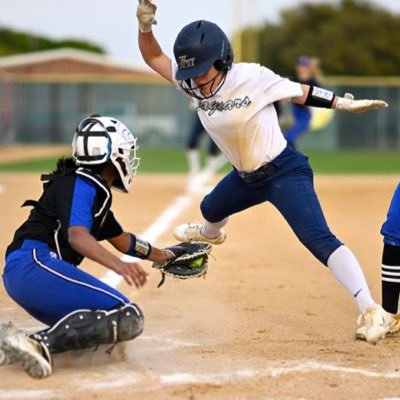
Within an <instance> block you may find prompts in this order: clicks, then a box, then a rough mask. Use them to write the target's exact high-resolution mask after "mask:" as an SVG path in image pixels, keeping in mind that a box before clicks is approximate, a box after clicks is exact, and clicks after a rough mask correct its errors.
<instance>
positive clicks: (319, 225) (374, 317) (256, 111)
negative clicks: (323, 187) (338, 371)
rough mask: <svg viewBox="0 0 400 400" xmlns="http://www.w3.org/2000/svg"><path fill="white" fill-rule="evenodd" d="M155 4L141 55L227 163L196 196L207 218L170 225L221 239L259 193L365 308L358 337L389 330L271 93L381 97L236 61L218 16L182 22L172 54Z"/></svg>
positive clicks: (300, 100)
mask: <svg viewBox="0 0 400 400" xmlns="http://www.w3.org/2000/svg"><path fill="white" fill-rule="evenodd" d="M155 11H156V5H155V4H154V3H152V2H151V0H139V5H138V8H137V12H136V15H137V17H138V20H139V34H138V36H139V48H140V51H141V53H142V56H143V59H144V61H145V62H146V63H147V64H148V65H149V66H150V67H151V68H152V69H153V70H154V71H156V72H157V73H158V74H160V75H161V76H163V77H164V78H165V79H167V80H168V81H170V82H172V83H174V84H175V85H176V87H177V88H178V90H181V91H183V92H184V93H186V94H187V95H188V96H189V97H190V98H191V100H192V102H193V104H194V106H195V108H196V111H197V113H198V115H199V117H200V119H201V122H202V124H203V126H204V127H205V129H206V131H207V132H208V134H209V135H210V136H211V138H212V139H213V140H214V141H215V143H216V144H217V145H218V147H219V148H220V149H221V150H222V152H223V153H224V154H225V155H226V157H227V158H228V159H229V161H230V162H231V164H232V165H233V170H232V171H231V172H230V173H229V174H228V175H227V176H225V177H224V178H223V179H222V180H221V181H220V182H219V183H218V184H217V186H216V187H215V188H214V189H213V190H212V191H211V193H209V194H208V195H207V196H206V197H205V198H204V199H203V201H202V203H201V206H200V208H201V212H202V215H203V217H204V219H205V221H204V224H184V225H180V226H178V227H177V228H175V230H174V236H175V237H176V238H178V239H179V240H181V241H206V242H209V243H213V244H221V243H223V242H224V241H225V238H226V233H225V231H224V230H223V229H222V228H223V227H224V225H225V224H226V223H227V221H228V218H229V216H230V215H232V214H234V213H238V212H240V211H242V210H245V209H247V208H249V207H251V206H254V205H256V204H260V203H262V202H265V201H269V202H271V203H272V204H273V205H274V206H275V207H276V208H277V209H278V210H279V211H280V213H281V214H282V215H283V216H284V218H285V219H286V220H287V222H288V223H289V225H290V226H291V228H292V230H293V231H294V233H295V234H296V236H297V237H298V239H299V240H300V241H301V242H302V243H303V244H304V245H305V246H306V247H307V248H308V249H309V250H310V251H311V252H312V254H314V256H315V257H316V258H317V259H318V260H320V261H321V262H322V263H323V264H325V265H327V266H328V267H329V269H330V270H331V271H332V273H333V274H334V276H335V278H336V279H337V280H338V281H339V282H340V283H341V284H342V285H343V286H344V287H345V288H346V289H347V291H348V292H349V293H350V294H351V295H352V296H353V297H354V299H355V300H356V302H357V305H358V307H359V310H360V312H361V315H360V317H359V319H358V322H359V325H360V326H359V328H358V329H357V332H356V333H357V337H358V338H360V339H364V340H366V341H368V342H369V343H374V344H376V343H377V342H378V341H379V340H380V339H382V338H383V337H384V336H385V334H386V333H387V332H388V331H389V330H390V329H391V327H392V325H393V324H394V322H393V321H394V320H393V317H392V315H391V314H389V313H387V312H385V311H384V310H383V308H382V307H381V306H379V305H377V304H376V303H375V301H374V300H373V299H372V297H371V294H370V291H369V289H368V286H367V283H366V280H365V277H364V274H363V272H362V269H361V267H360V265H359V263H358V262H357V260H356V258H355V256H354V255H353V253H352V252H351V251H350V250H349V249H348V248H347V247H346V246H344V245H343V243H342V242H340V241H339V240H338V239H337V238H336V237H335V236H334V235H333V234H332V233H331V231H330V230H329V228H328V226H327V223H326V221H325V217H324V214H323V212H322V210H321V207H320V204H319V201H318V198H317V196H316V194H315V191H314V187H313V172H312V170H311V167H310V165H309V163H308V159H307V157H305V156H304V155H303V154H301V153H300V152H298V151H296V150H294V149H292V148H291V147H290V146H287V142H286V140H285V138H284V137H283V135H282V132H281V129H280V127H279V124H278V119H277V115H276V111H275V109H274V107H273V105H272V103H273V102H275V101H278V100H282V99H290V100H291V101H292V102H293V103H296V104H304V105H308V106H314V107H324V108H335V109H338V110H342V111H349V112H354V113H356V112H362V111H365V110H369V109H379V108H383V107H387V104H386V103H385V102H384V101H379V100H354V97H353V96H352V95H350V94H346V95H345V97H344V98H340V97H337V96H336V95H335V94H334V93H332V92H330V91H328V90H325V89H321V88H319V87H317V86H309V85H304V84H300V83H296V82H292V81H290V80H288V79H284V78H282V77H280V76H278V75H276V74H275V73H274V72H272V71H271V70H269V69H268V68H265V67H262V66H260V65H258V64H250V63H240V64H235V63H234V62H233V54H232V50H231V46H230V43H229V40H228V38H227V37H226V35H225V34H224V32H223V31H222V30H221V29H220V28H219V27H218V26H217V25H215V24H213V23H211V22H208V21H195V22H192V23H190V24H188V25H186V26H185V27H184V28H183V29H182V30H181V31H180V32H179V34H178V36H177V38H176V40H175V44H174V55H175V61H174V62H172V61H171V60H170V59H169V58H168V57H167V56H166V55H165V54H164V53H163V51H162V49H161V48H160V46H159V44H158V42H157V40H156V39H155V37H154V35H153V33H152V25H153V24H156V20H155Z"/></svg>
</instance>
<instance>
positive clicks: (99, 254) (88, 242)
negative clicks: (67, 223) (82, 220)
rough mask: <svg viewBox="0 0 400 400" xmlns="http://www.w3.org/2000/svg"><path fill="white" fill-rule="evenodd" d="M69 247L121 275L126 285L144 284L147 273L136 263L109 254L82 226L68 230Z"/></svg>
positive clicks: (138, 285) (139, 285)
mask: <svg viewBox="0 0 400 400" xmlns="http://www.w3.org/2000/svg"><path fill="white" fill-rule="evenodd" d="M68 242H69V244H70V246H71V247H72V248H73V249H74V250H75V251H76V252H78V253H79V254H81V255H82V256H84V257H87V258H89V259H90V260H92V261H95V262H97V263H99V264H101V265H103V266H104V267H106V268H109V269H111V270H113V271H114V272H116V273H117V274H119V275H121V276H122V277H123V278H124V279H125V281H126V283H127V284H128V285H132V284H134V285H135V286H136V287H137V288H140V287H141V286H143V285H144V284H145V283H146V279H147V273H146V272H145V271H144V270H143V269H142V268H141V267H140V265H139V264H137V263H126V262H123V261H122V260H120V259H119V258H118V257H116V256H115V255H114V254H112V253H110V252H109V251H108V250H107V249H106V248H104V247H103V246H102V245H101V244H100V243H98V242H97V240H96V239H95V238H94V237H93V236H92V235H91V234H90V232H89V230H88V229H87V228H86V227H84V226H71V227H69V228H68Z"/></svg>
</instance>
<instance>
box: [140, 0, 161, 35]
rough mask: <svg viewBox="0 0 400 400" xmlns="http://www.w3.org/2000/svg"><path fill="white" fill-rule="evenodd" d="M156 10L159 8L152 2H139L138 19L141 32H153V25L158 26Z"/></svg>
mask: <svg viewBox="0 0 400 400" xmlns="http://www.w3.org/2000/svg"><path fill="white" fill-rule="evenodd" d="M156 10H157V6H156V5H155V4H154V3H153V2H152V1H151V0H139V5H138V6H137V9H136V17H137V19H138V20H139V30H140V32H142V33H146V32H151V28H152V25H157V20H156Z"/></svg>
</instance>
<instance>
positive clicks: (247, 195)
mask: <svg viewBox="0 0 400 400" xmlns="http://www.w3.org/2000/svg"><path fill="white" fill-rule="evenodd" d="M273 164H275V166H276V167H277V169H276V171H275V172H274V173H273V174H272V176H269V177H266V178H264V179H262V180H261V181H259V182H257V183H253V184H249V183H245V182H244V181H243V179H242V178H241V177H240V176H239V174H238V172H237V171H236V170H235V169H233V170H232V171H231V172H230V173H229V174H228V175H226V176H225V177H224V178H223V179H222V180H221V181H220V182H219V183H218V184H217V186H216V187H215V188H214V189H213V190H212V192H211V193H209V194H208V195H207V196H206V197H205V198H204V199H203V201H202V203H201V205H200V209H201V212H202V215H203V217H204V218H205V219H206V220H207V221H210V222H219V221H221V220H223V219H224V218H226V217H228V216H230V215H232V214H235V213H238V212H240V211H243V210H245V209H247V208H249V207H252V206H255V205H257V204H260V203H263V202H265V201H269V202H270V203H272V204H273V205H274V206H275V207H276V208H277V209H278V210H279V212H280V213H281V214H282V215H283V217H284V218H285V219H286V221H287V222H288V223H289V225H290V227H291V228H292V230H293V231H294V233H295V234H296V236H297V237H298V239H299V240H300V241H301V243H303V245H304V246H306V247H307V249H308V250H310V251H311V253H312V254H313V255H314V256H315V257H316V258H317V259H318V260H319V261H321V262H322V263H323V264H325V265H327V261H328V258H329V256H330V255H331V254H332V253H333V252H334V251H335V250H336V249H337V248H338V247H339V246H341V245H342V243H341V242H340V241H339V240H338V239H336V237H335V236H334V235H333V234H332V233H331V231H330V230H329V228H328V225H327V223H326V220H325V217H324V214H323V212H322V209H321V206H320V204H319V201H318V198H317V195H316V193H315V190H314V183H313V172H312V169H311V167H310V165H309V163H308V158H307V157H306V156H304V155H303V154H302V153H300V152H299V151H297V150H294V149H293V148H291V147H290V146H287V147H286V149H285V150H283V152H282V153H281V154H280V155H279V156H278V157H277V158H275V159H274V160H273Z"/></svg>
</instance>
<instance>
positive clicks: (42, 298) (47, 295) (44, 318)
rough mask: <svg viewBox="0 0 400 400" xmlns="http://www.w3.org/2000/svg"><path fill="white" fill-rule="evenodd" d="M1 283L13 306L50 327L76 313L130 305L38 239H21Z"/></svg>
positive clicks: (125, 299) (117, 293)
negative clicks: (19, 246)
mask: <svg viewBox="0 0 400 400" xmlns="http://www.w3.org/2000/svg"><path fill="white" fill-rule="evenodd" d="M3 282H4V286H5V288H6V290H7V293H8V294H9V295H10V297H11V298H12V299H13V300H14V301H15V302H16V303H18V304H19V305H20V306H21V307H22V308H24V309H25V310H26V311H27V312H28V313H29V314H30V315H32V316H33V317H34V318H36V319H37V320H39V321H41V322H43V323H44V324H46V325H50V326H51V325H54V324H55V323H56V322H57V321H59V320H60V319H61V318H63V317H64V316H65V315H67V314H69V313H71V312H73V311H76V310H82V309H86V310H111V309H114V308H117V307H120V306H123V305H124V304H130V301H129V300H128V299H127V298H126V297H125V296H124V295H123V294H121V293H120V292H118V291H117V290H115V289H113V288H112V287H110V286H108V285H106V284H105V283H103V282H102V281H100V280H99V279H97V278H95V277H94V276H92V275H90V274H88V273H86V272H85V271H82V270H80V269H79V268H77V267H76V266H74V265H72V264H70V263H68V262H66V261H63V260H60V259H59V258H57V256H56V254H55V253H54V252H52V251H51V250H50V249H49V247H48V245H47V244H45V243H43V242H41V241H38V240H25V241H24V243H23V245H22V247H21V248H20V249H18V250H15V251H13V252H12V253H10V254H9V255H8V257H7V260H6V266H5V268H4V272H3Z"/></svg>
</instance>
